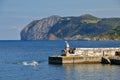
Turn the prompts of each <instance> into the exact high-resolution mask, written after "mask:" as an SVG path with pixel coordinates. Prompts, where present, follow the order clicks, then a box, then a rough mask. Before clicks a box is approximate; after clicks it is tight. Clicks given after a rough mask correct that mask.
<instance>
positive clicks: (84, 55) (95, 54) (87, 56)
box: [49, 42, 120, 64]
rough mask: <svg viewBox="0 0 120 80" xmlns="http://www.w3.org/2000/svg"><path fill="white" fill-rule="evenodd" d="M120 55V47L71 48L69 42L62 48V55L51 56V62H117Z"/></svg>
mask: <svg viewBox="0 0 120 80" xmlns="http://www.w3.org/2000/svg"><path fill="white" fill-rule="evenodd" d="M113 57H114V58H115V57H120V48H70V46H69V44H68V42H66V47H65V49H64V50H62V55H61V56H50V57H49V63H50V64H65V63H73V64H75V63H115V64H116V63H117V64H119V61H120V60H118V59H117V58H116V59H113Z"/></svg>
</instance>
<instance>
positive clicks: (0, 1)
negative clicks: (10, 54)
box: [0, 0, 120, 40]
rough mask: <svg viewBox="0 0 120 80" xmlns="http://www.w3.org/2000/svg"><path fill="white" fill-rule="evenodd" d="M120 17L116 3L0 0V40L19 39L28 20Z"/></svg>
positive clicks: (116, 0)
mask: <svg viewBox="0 0 120 80" xmlns="http://www.w3.org/2000/svg"><path fill="white" fill-rule="evenodd" d="M83 14H91V15H93V16H96V17H99V18H110V17H120V0H0V40H20V31H21V30H22V29H23V28H24V27H25V26H26V25H27V24H29V23H30V22H31V21H33V20H40V19H42V18H45V17H49V16H51V15H59V16H61V17H66V16H81V15H83Z"/></svg>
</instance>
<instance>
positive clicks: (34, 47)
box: [0, 40, 120, 80]
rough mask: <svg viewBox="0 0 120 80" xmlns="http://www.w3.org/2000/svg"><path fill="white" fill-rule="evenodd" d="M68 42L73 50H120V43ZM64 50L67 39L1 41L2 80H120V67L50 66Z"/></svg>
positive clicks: (89, 65) (105, 65)
mask: <svg viewBox="0 0 120 80" xmlns="http://www.w3.org/2000/svg"><path fill="white" fill-rule="evenodd" d="M68 43H69V45H70V47H73V48H74V47H79V48H80V47H81V48H94V47H95V48H96V47H98V48H99V47H101V48H105V47H120V41H119V40H118V41H114V40H109V41H99V40H98V41H90V40H89V41H88V40H75V41H73V40H68ZM64 48H65V41H64V40H36V41H21V40H1V41H0V80H120V65H110V64H63V65H54V64H49V63H48V57H49V56H53V55H56V56H59V55H61V50H63V49H64ZM33 61H35V62H36V63H37V65H32V62H33Z"/></svg>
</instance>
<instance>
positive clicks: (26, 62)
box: [21, 60, 39, 66]
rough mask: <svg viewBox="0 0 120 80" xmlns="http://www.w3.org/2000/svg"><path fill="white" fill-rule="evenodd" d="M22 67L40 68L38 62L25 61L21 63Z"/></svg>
mask: <svg viewBox="0 0 120 80" xmlns="http://www.w3.org/2000/svg"><path fill="white" fill-rule="evenodd" d="M21 64H22V65H25V66H38V65H39V63H38V62H37V61H34V60H33V61H23V62H22V63H21Z"/></svg>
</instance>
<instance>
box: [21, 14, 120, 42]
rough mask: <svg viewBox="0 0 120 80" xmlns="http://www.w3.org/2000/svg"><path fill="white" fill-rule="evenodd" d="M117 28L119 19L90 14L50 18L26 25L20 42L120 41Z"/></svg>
mask: <svg viewBox="0 0 120 80" xmlns="http://www.w3.org/2000/svg"><path fill="white" fill-rule="evenodd" d="M119 26H120V18H97V17H94V16H92V15H90V14H85V15H82V16H79V17H59V16H52V17H48V18H44V19H41V20H36V21H33V22H31V23H30V24H28V25H27V26H26V27H25V28H24V29H23V30H22V31H21V40H44V39H47V40H56V39H60V40H61V39H65V40H79V39H85V40H98V39H120V38H119V36H120V35H118V34H119V33H118V31H119V30H120V28H119ZM36 28H37V29H36ZM119 32H120V31H119ZM111 34H112V35H111ZM113 36H114V37H115V36H116V37H115V38H113Z"/></svg>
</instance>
